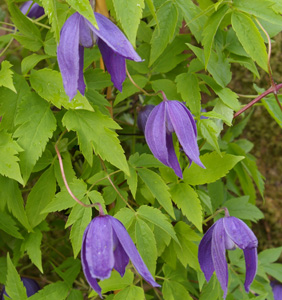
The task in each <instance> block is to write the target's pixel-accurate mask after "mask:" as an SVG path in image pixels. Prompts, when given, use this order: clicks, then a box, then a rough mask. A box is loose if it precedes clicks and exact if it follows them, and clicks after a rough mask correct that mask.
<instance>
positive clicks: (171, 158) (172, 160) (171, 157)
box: [166, 134, 183, 178]
mask: <svg viewBox="0 0 282 300" xmlns="http://www.w3.org/2000/svg"><path fill="white" fill-rule="evenodd" d="M166 147H167V151H168V166H169V167H171V168H172V169H173V170H174V172H175V174H176V175H177V176H178V177H180V178H182V177H183V175H182V170H181V168H180V164H179V162H178V159H177V156H176V154H175V150H174V147H173V140H172V134H166Z"/></svg>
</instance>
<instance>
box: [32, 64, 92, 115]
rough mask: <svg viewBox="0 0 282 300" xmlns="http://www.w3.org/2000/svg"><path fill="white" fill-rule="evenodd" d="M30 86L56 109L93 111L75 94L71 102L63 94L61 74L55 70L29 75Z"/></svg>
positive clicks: (79, 95) (86, 102)
mask: <svg viewBox="0 0 282 300" xmlns="http://www.w3.org/2000/svg"><path fill="white" fill-rule="evenodd" d="M30 84H31V86H32V88H33V89H34V90H35V91H36V92H37V94H38V95H39V96H41V97H42V98H43V99H45V100H47V101H49V102H51V103H52V104H53V105H55V106H56V107H57V108H59V109H60V108H61V107H62V106H63V107H65V108H67V109H87V110H90V111H93V108H92V106H91V105H90V104H89V102H88V100H87V99H86V98H85V97H84V96H82V95H81V94H80V93H77V94H76V96H75V97H74V99H72V101H71V102H70V101H69V97H68V96H67V94H66V93H65V90H64V86H63V79H62V75H61V73H59V72H58V71H55V70H50V69H42V70H39V71H34V72H32V74H30Z"/></svg>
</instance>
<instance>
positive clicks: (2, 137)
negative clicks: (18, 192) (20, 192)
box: [0, 130, 23, 184]
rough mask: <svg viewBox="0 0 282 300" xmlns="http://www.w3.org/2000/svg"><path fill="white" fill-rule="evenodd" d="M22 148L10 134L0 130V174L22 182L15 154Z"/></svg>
mask: <svg viewBox="0 0 282 300" xmlns="http://www.w3.org/2000/svg"><path fill="white" fill-rule="evenodd" d="M20 151H22V148H21V147H20V146H19V145H18V144H17V143H16V141H14V140H13V139H12V137H11V135H10V134H9V133H7V132H5V131H3V130H1V131H0V174H2V175H4V176H7V177H9V178H12V179H15V180H17V181H18V182H19V183H21V184H23V179H22V176H21V172H20V167H19V164H18V161H19V159H18V157H17V156H16V155H17V154H18V153H19V152H20Z"/></svg>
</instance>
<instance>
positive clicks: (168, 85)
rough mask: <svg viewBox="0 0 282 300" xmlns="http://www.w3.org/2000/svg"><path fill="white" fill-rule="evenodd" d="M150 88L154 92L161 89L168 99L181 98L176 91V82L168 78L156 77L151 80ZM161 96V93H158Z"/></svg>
mask: <svg viewBox="0 0 282 300" xmlns="http://www.w3.org/2000/svg"><path fill="white" fill-rule="evenodd" d="M152 88H153V90H154V91H155V92H158V91H163V92H164V93H165V94H166V96H167V99H169V100H180V101H181V100H182V99H181V96H180V95H179V94H178V93H177V89H176V84H175V83H174V82H173V81H172V80H169V79H158V80H154V81H153V82H152ZM159 97H160V98H162V96H161V95H159Z"/></svg>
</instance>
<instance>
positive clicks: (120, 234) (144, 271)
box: [110, 217, 160, 287]
mask: <svg viewBox="0 0 282 300" xmlns="http://www.w3.org/2000/svg"><path fill="white" fill-rule="evenodd" d="M110 218H111V223H112V228H113V230H114V232H115V233H116V235H117V238H118V240H119V242H120V243H121V245H122V247H123V249H124V251H125V252H126V254H127V255H128V256H129V258H130V259H131V261H132V263H133V265H134V266H135V268H136V270H137V272H138V273H139V274H140V275H141V276H142V277H143V278H144V279H145V280H146V281H147V282H149V283H150V284H151V285H152V286H153V287H160V285H159V284H158V283H157V282H156V281H155V280H154V278H153V276H152V275H151V273H150V271H149V270H148V268H147V266H146V265H145V263H144V261H143V260H142V258H141V256H140V254H139V252H138V251H137V249H136V247H135V245H134V243H133V241H132V239H131V237H130V236H129V234H128V232H127V231H126V229H125V227H124V226H123V224H122V223H121V222H120V221H119V220H117V219H115V218H114V217H110Z"/></svg>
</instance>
